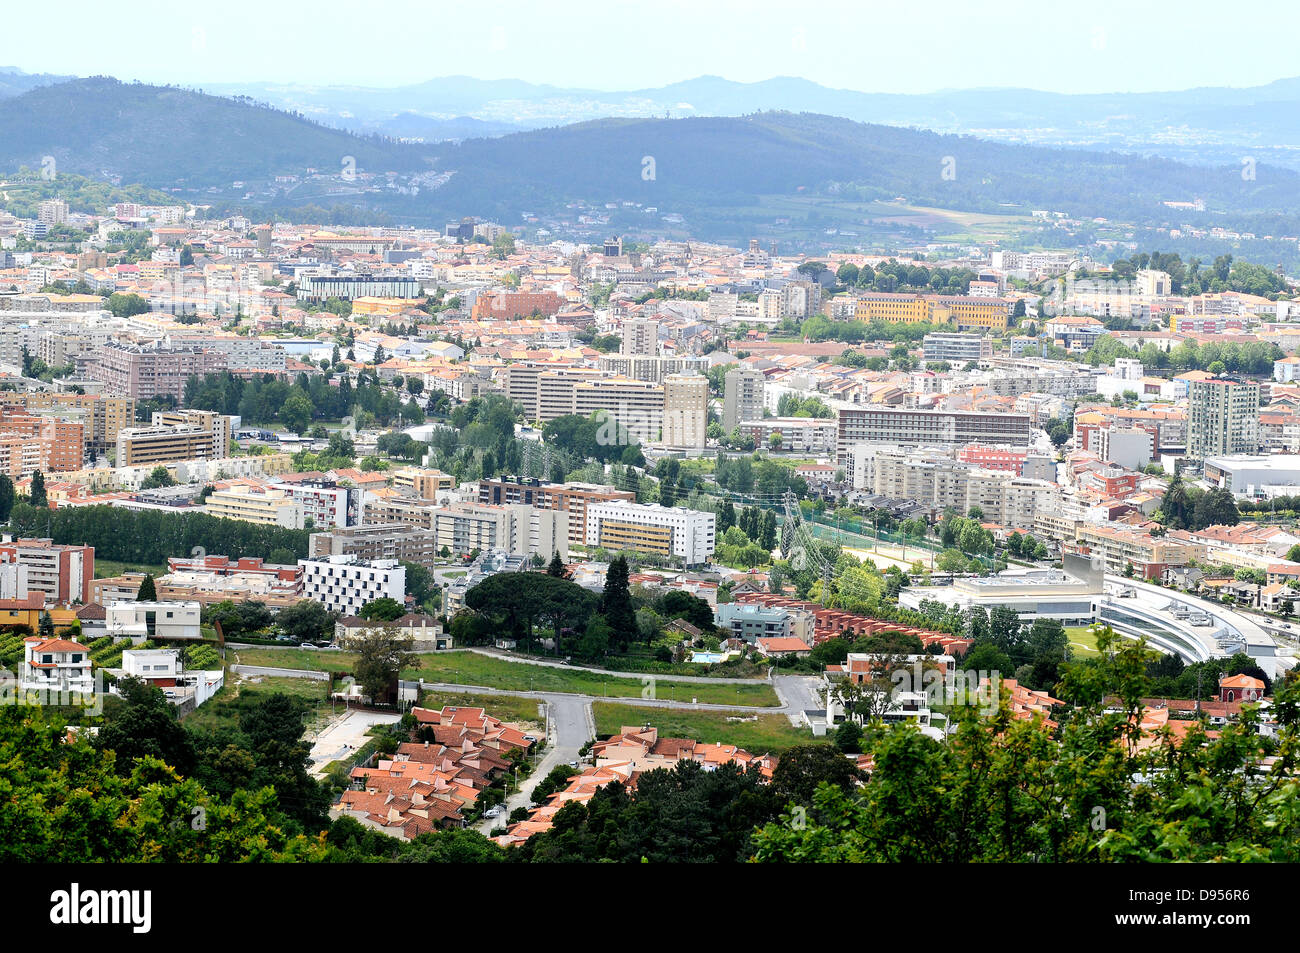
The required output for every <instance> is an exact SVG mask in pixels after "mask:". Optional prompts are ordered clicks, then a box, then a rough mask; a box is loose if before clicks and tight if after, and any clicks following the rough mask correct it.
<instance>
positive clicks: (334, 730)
mask: <svg viewBox="0 0 1300 953" xmlns="http://www.w3.org/2000/svg"><path fill="white" fill-rule="evenodd" d="M400 719H401V716H400V715H397V714H395V713H392V712H379V711H359V710H355V709H354V710H352V711H340V712H339V714H338V716H337V717H335V718H334V719H333V720H332V721H330V723H329V724H328V725H327V726H326V727H325V728H324V729H323V730H321V732H320V733H319V734H318V735H317V736H316V738H315V741H314V742H313V743H312V747H311V773H312V774H313V775H315V776H316V777H320V775H321V772H322V771H323V770H324V768H325V766H326V765H327V764H329V763H330V762H331V761H338V760H339V759H340V758H346V757H348V755H350V754H352V753H354V752H355V751H356V750H357V749H358V748H360V747H361V746H362V745H364V744H365V743H366V742H367V741H368V740H369V736H368V735H367V734H366V732H367V731H369V730H370V729H371V728H372V727H373V726H375V725H385V724H392V723H393V722H396V721H399V720H400Z"/></svg>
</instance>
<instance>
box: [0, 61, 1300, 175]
mask: <svg viewBox="0 0 1300 953" xmlns="http://www.w3.org/2000/svg"><path fill="white" fill-rule="evenodd" d="M63 78H64V77H53V76H40V77H38V76H30V75H28V74H24V73H21V72H18V71H13V70H0V97H3V96H7V95H15V94H18V93H21V92H24V91H25V90H26V89H30V88H33V87H34V86H38V85H47V84H48V83H50V82H54V81H58V80H60V79H63ZM202 88H203V90H204V91H205V92H209V93H214V94H218V95H223V96H250V97H252V98H253V99H255V100H257V101H258V102H263V103H267V104H268V105H272V106H275V107H277V108H280V109H287V110H290V111H293V112H300V113H302V114H303V115H305V116H308V117H310V118H313V119H316V120H317V121H319V122H322V123H324V124H326V125H331V126H336V127H338V128H345V129H351V130H353V131H359V132H363V133H369V132H376V133H380V134H383V135H388V136H397V137H401V138H409V139H422V140H424V141H431V142H432V141H438V140H444V139H461V138H467V137H471V136H484V135H488V136H491V135H501V134H505V133H509V132H516V131H521V130H525V129H536V128H541V127H545V126H553V125H566V124H569V123H574V122H582V121H585V120H591V119H601V118H613V117H623V118H648V117H664V116H671V117H674V118H682V117H688V116H742V115H746V114H749V113H754V112H764V111H773V110H784V111H790V112H813V113H820V114H824V115H829V116H838V117H841V118H845V119H853V120H856V121H859V122H872V123H884V124H888V125H902V126H914V127H918V128H923V129H930V130H933V131H936V132H955V133H963V134H969V135H977V136H980V137H981V138H986V139H993V140H996V141H1005V142H1024V143H1035V144H1042V145H1058V146H1075V147H1089V148H1105V149H1118V150H1122V151H1134V152H1141V153H1144V154H1154V155H1163V156H1167V157H1170V158H1177V159H1180V160H1182V161H1186V162H1194V163H1204V164H1228V163H1231V162H1236V161H1239V159H1240V158H1241V157H1242V156H1244V155H1251V156H1254V157H1255V158H1256V159H1258V160H1262V161H1266V162H1270V163H1273V164H1279V165H1285V166H1288V167H1291V168H1300V123H1297V122H1296V117H1297V116H1300V78H1296V79H1282V80H1278V81H1277V82H1274V83H1270V84H1268V85H1266V86H1258V87H1252V88H1242V89H1237V88H1228V87H1209V88H1201V89H1190V90H1180V91H1172V92H1157V93H1131V94H1125V93H1108V94H1076V95H1066V94H1059V93H1047V92H1040V91H1036V90H1033V89H962V90H943V91H939V92H934V93H926V94H913V95H902V94H888V93H866V92H858V91H855V90H846V89H831V88H828V87H825V86H821V85H819V84H817V83H814V82H811V81H808V80H804V79H799V78H794V77H776V78H773V79H768V80H764V81H762V82H757V83H738V82H733V81H731V80H727V79H723V78H720V77H717V76H700V77H696V78H694V79H690V80H685V81H683V82H679V83H673V84H670V85H667V86H662V87H656V88H651V89H636V90H623V91H612V92H611V91H603V90H595V89H583V88H572V87H557V86H549V85H545V84H537V83H528V82H524V81H522V80H480V79H475V78H472V77H467V76H448V77H442V78H439V79H431V80H429V81H428V82H424V83H418V84H414V85H409V86H399V87H391V88H371V87H361V86H313V85H306V84H284V83H262V82H239V83H219V84H211V85H204V86H203V87H202Z"/></svg>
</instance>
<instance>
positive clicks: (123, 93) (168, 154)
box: [0, 77, 428, 188]
mask: <svg viewBox="0 0 1300 953" xmlns="http://www.w3.org/2000/svg"><path fill="white" fill-rule="evenodd" d="M47 155H50V156H53V157H54V159H55V162H56V167H57V169H59V170H64V171H68V172H76V173H80V174H82V175H88V176H93V177H97V178H116V179H119V180H120V181H121V182H123V183H137V182H138V183H141V184H144V185H150V186H154V187H156V188H168V187H172V186H183V187H184V186H188V187H191V188H194V187H202V186H208V185H218V186H229V185H230V184H231V182H233V181H238V180H252V181H256V180H263V179H267V178H271V177H274V176H275V175H277V174H281V173H299V174H300V173H302V172H303V170H304V169H306V168H319V169H321V170H324V171H330V172H337V171H338V170H339V169H340V168H341V165H342V162H343V159H344V157H345V156H353V157H354V158H355V159H356V164H357V166H358V167H360V168H372V169H384V170H404V171H420V170H421V169H425V168H427V167H428V166H427V164H426V162H425V161H424V155H425V152H424V150H423V149H422V147H419V146H411V145H399V144H397V143H393V142H389V141H386V140H382V139H373V138H364V137H358V136H354V135H351V134H350V133H346V132H342V131H340V130H337V129H330V128H328V127H326V126H322V125H319V124H318V123H315V122H312V121H310V120H308V119H305V118H303V117H301V116H297V115H294V114H293V113H288V112H282V111H280V110H276V109H269V108H267V107H265V106H260V105H256V104H254V103H252V102H249V101H241V100H235V99H227V98H223V97H220V96H208V95H205V94H203V93H197V92H192V91H189V90H184V89H178V88H174V87H168V86H149V85H145V84H141V83H121V82H118V81H117V80H115V79H109V78H106V77H92V78H90V79H77V80H72V81H70V82H66V83H57V84H54V85H51V86H42V87H39V88H37V89H33V90H31V91H29V92H26V93H24V94H22V95H20V96H13V97H10V98H8V99H3V100H0V169H4V170H12V169H15V168H17V167H18V166H20V165H26V166H29V167H32V168H38V167H40V165H41V160H42V157H44V156H47Z"/></svg>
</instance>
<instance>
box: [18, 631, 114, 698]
mask: <svg viewBox="0 0 1300 953" xmlns="http://www.w3.org/2000/svg"><path fill="white" fill-rule="evenodd" d="M94 687H95V680H94V675H93V673H92V672H91V667H90V650H89V649H88V648H86V647H85V646H84V645H82V644H81V643H79V642H73V641H71V640H69V639H60V638H53V639H43V638H41V637H40V636H39V635H33V636H30V637H29V638H27V639H24V640H23V668H22V673H21V675H20V676H19V679H18V688H19V690H20V691H40V692H59V693H68V692H76V693H78V694H83V695H84V694H90V693H91V692H92V691H94Z"/></svg>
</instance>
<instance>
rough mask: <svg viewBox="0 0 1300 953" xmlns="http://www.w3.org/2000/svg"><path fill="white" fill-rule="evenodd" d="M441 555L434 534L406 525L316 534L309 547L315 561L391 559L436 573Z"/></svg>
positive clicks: (360, 527)
mask: <svg viewBox="0 0 1300 953" xmlns="http://www.w3.org/2000/svg"><path fill="white" fill-rule="evenodd" d="M439 552H440V548H439V547H438V545H437V540H436V538H435V537H434V534H433V531H432V530H427V529H417V528H415V527H414V526H407V525H405V524H403V523H366V524H363V525H361V526H349V527H347V528H346V529H335V530H332V531H330V532H328V533H313V534H312V535H311V536H310V537H309V540H308V547H307V555H308V556H309V557H311V558H312V559H322V558H324V557H326V556H355V557H356V558H357V559H360V560H363V561H365V560H376V559H388V560H397V561H399V562H404V563H419V564H420V565H421V566H424V567H425V568H426V569H432V568H433V567H434V566H435V565H437V564H438V563H439V562H440V561H441V560H440V557H439Z"/></svg>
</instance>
